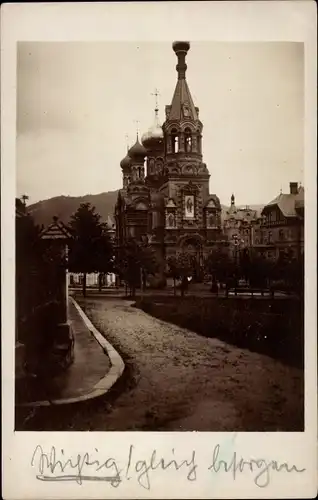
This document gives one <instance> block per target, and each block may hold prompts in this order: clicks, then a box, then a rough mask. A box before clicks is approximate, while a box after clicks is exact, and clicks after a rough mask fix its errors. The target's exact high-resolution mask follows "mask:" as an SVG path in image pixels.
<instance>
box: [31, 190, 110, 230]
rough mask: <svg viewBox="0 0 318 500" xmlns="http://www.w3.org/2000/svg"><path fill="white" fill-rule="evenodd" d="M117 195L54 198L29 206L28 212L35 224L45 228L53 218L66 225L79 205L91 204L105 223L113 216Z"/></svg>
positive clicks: (102, 194)
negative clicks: (55, 217)
mask: <svg viewBox="0 0 318 500" xmlns="http://www.w3.org/2000/svg"><path fill="white" fill-rule="evenodd" d="M117 193H118V191H109V192H107V193H100V194H87V195H85V196H56V197H54V198H49V199H48V200H43V201H38V202H37V203H34V204H33V205H29V206H28V211H29V213H30V214H31V215H32V216H33V217H34V220H35V222H36V223H37V224H40V225H41V224H43V225H44V226H47V225H48V224H50V223H51V222H52V218H53V217H54V216H57V217H58V218H59V219H60V220H61V221H62V222H64V223H68V222H69V220H70V217H71V215H72V214H73V213H74V212H76V210H77V209H78V207H79V206H80V204H81V203H91V205H93V206H94V207H96V211H97V212H98V213H99V214H100V215H101V216H102V220H103V221H104V222H107V218H108V216H109V215H110V216H112V217H113V215H114V207H115V203H116V199H117Z"/></svg>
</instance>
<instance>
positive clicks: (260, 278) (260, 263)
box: [248, 252, 275, 287]
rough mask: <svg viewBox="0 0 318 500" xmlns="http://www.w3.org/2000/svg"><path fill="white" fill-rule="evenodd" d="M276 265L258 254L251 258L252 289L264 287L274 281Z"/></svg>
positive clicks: (249, 273) (250, 277)
mask: <svg viewBox="0 0 318 500" xmlns="http://www.w3.org/2000/svg"><path fill="white" fill-rule="evenodd" d="M274 268H275V264H274V262H273V261H272V260H270V259H267V258H266V257H265V256H263V255H259V254H258V253H257V252H253V253H252V254H251V256H250V261H249V268H248V279H249V282H250V285H251V286H252V287H264V286H266V285H267V284H270V282H271V281H272V279H273V276H274Z"/></svg>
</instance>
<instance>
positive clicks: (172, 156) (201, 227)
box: [161, 41, 221, 265]
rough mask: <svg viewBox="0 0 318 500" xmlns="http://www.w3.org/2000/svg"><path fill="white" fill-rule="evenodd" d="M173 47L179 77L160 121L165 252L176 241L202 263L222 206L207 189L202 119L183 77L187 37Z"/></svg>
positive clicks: (187, 43) (171, 251) (215, 228)
mask: <svg viewBox="0 0 318 500" xmlns="http://www.w3.org/2000/svg"><path fill="white" fill-rule="evenodd" d="M172 48H173V51H174V52H175V54H176V56H177V66H176V70H177V83H176V87H175V91H174V94H173V98H172V102H171V104H170V105H169V106H166V120H165V122H164V124H163V131H164V141H165V174H166V176H167V180H166V182H165V183H164V184H163V185H162V187H161V190H162V191H163V192H164V194H165V198H166V207H165V221H166V222H165V225H166V226H165V229H166V242H167V245H166V248H167V251H168V254H169V253H171V254H173V253H175V249H174V248H173V247H174V246H176V247H177V248H178V249H183V250H186V249H187V251H192V252H193V253H195V254H196V255H197V254H198V253H199V254H200V263H201V264H202V259H203V253H205V252H204V247H206V245H207V241H208V240H210V241H214V240H216V238H217V234H218V233H219V231H220V228H221V220H220V208H221V207H220V202H219V199H218V198H217V196H215V195H210V193H209V179H210V174H209V171H208V169H207V166H206V164H205V163H203V161H202V130H203V125H202V123H201V121H200V119H199V108H198V107H197V106H195V104H194V102H193V99H192V96H191V93H190V89H189V86H188V83H187V80H186V71H187V64H186V56H187V53H188V51H189V49H190V43H189V42H185V41H182V42H174V43H173V45H172ZM170 242H171V248H170V250H169V247H170ZM173 242H174V243H173ZM201 264H200V265H201Z"/></svg>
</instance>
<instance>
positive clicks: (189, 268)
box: [167, 252, 194, 296]
mask: <svg viewBox="0 0 318 500" xmlns="http://www.w3.org/2000/svg"><path fill="white" fill-rule="evenodd" d="M167 262H168V268H169V274H170V275H171V277H172V278H173V282H174V294H176V280H177V279H179V280H181V284H180V291H181V296H184V293H185V291H186V289H187V288H188V283H189V281H188V278H190V277H191V276H193V273H194V260H193V258H192V256H191V255H190V254H188V253H187V252H180V253H178V254H176V255H175V256H171V257H169V259H168V261H167Z"/></svg>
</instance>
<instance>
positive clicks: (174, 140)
mask: <svg viewBox="0 0 318 500" xmlns="http://www.w3.org/2000/svg"><path fill="white" fill-rule="evenodd" d="M171 147H172V152H173V153H177V152H178V151H179V137H178V131H177V130H176V129H173V130H172V131H171Z"/></svg>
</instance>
